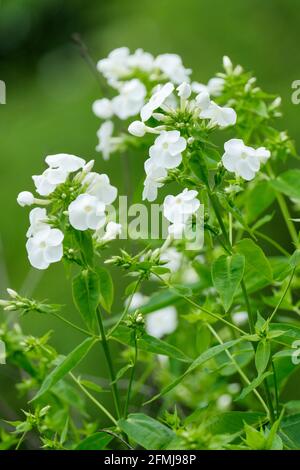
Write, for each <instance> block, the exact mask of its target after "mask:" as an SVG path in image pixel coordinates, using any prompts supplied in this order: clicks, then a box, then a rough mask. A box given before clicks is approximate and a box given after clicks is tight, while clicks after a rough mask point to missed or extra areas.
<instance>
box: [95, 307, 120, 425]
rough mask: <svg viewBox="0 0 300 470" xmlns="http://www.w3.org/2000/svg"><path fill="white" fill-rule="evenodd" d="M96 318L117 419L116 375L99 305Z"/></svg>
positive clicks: (118, 410)
mask: <svg viewBox="0 0 300 470" xmlns="http://www.w3.org/2000/svg"><path fill="white" fill-rule="evenodd" d="M97 320H98V325H99V329H100V334H101V338H102V347H103V351H104V354H105V358H106V362H107V366H108V370H109V375H110V379H111V389H112V394H113V399H114V404H115V408H116V413H117V417H118V419H119V418H120V417H121V415H120V398H119V390H118V386H117V384H116V382H115V379H116V377H115V372H114V367H113V363H112V359H111V355H110V350H109V346H108V342H107V339H106V335H105V331H104V327H103V323H102V318H101V312H100V309H99V307H98V308H97Z"/></svg>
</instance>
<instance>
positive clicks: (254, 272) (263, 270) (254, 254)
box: [236, 238, 273, 284]
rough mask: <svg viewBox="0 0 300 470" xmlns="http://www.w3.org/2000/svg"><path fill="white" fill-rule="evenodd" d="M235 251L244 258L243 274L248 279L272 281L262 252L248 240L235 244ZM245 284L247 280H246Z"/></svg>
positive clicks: (270, 270)
mask: <svg viewBox="0 0 300 470" xmlns="http://www.w3.org/2000/svg"><path fill="white" fill-rule="evenodd" d="M236 251H237V252H238V253H240V254H242V255H244V256H245V259H246V265H245V274H246V276H247V277H248V279H249V278H255V276H258V277H259V278H263V279H265V280H267V281H268V282H269V283H270V282H272V280H273V273H272V269H271V266H270V263H269V261H268V259H267V258H266V256H265V254H264V252H263V250H262V249H261V248H260V247H259V246H258V245H256V243H255V242H254V241H253V240H251V239H250V238H244V239H243V240H241V241H240V242H238V243H237V244H236ZM246 284H247V279H246Z"/></svg>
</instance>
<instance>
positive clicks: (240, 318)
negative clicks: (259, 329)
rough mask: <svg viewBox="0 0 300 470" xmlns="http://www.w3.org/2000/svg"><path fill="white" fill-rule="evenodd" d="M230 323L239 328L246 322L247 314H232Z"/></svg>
mask: <svg viewBox="0 0 300 470" xmlns="http://www.w3.org/2000/svg"><path fill="white" fill-rule="evenodd" d="M232 321H233V323H234V324H235V325H237V326H240V325H243V324H245V323H247V321H248V313H247V312H235V313H233V314H232Z"/></svg>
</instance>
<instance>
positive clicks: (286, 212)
mask: <svg viewBox="0 0 300 470" xmlns="http://www.w3.org/2000/svg"><path fill="white" fill-rule="evenodd" d="M276 199H277V202H278V204H279V207H280V209H281V213H282V216H283V218H284V220H285V223H286V226H287V228H288V231H289V233H290V236H291V239H292V240H293V243H294V245H295V247H296V248H297V247H298V246H299V237H298V234H297V231H296V229H295V226H294V224H293V222H292V220H291V215H290V213H289V209H288V206H287V204H286V201H285V199H284V197H283V196H282V194H280V193H276Z"/></svg>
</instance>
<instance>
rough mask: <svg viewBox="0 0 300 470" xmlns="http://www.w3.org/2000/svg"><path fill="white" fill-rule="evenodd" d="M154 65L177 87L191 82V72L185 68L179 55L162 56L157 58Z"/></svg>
mask: <svg viewBox="0 0 300 470" xmlns="http://www.w3.org/2000/svg"><path fill="white" fill-rule="evenodd" d="M154 65H155V66H156V67H158V68H159V69H160V70H162V72H163V73H164V74H165V75H166V76H167V77H168V79H169V80H171V81H172V82H173V83H175V84H176V85H179V84H180V83H182V82H188V81H189V75H190V74H191V70H190V69H186V68H185V67H184V66H183V64H182V59H181V57H180V56H179V55H177V54H161V55H159V56H157V57H156V59H155V61H154Z"/></svg>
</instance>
